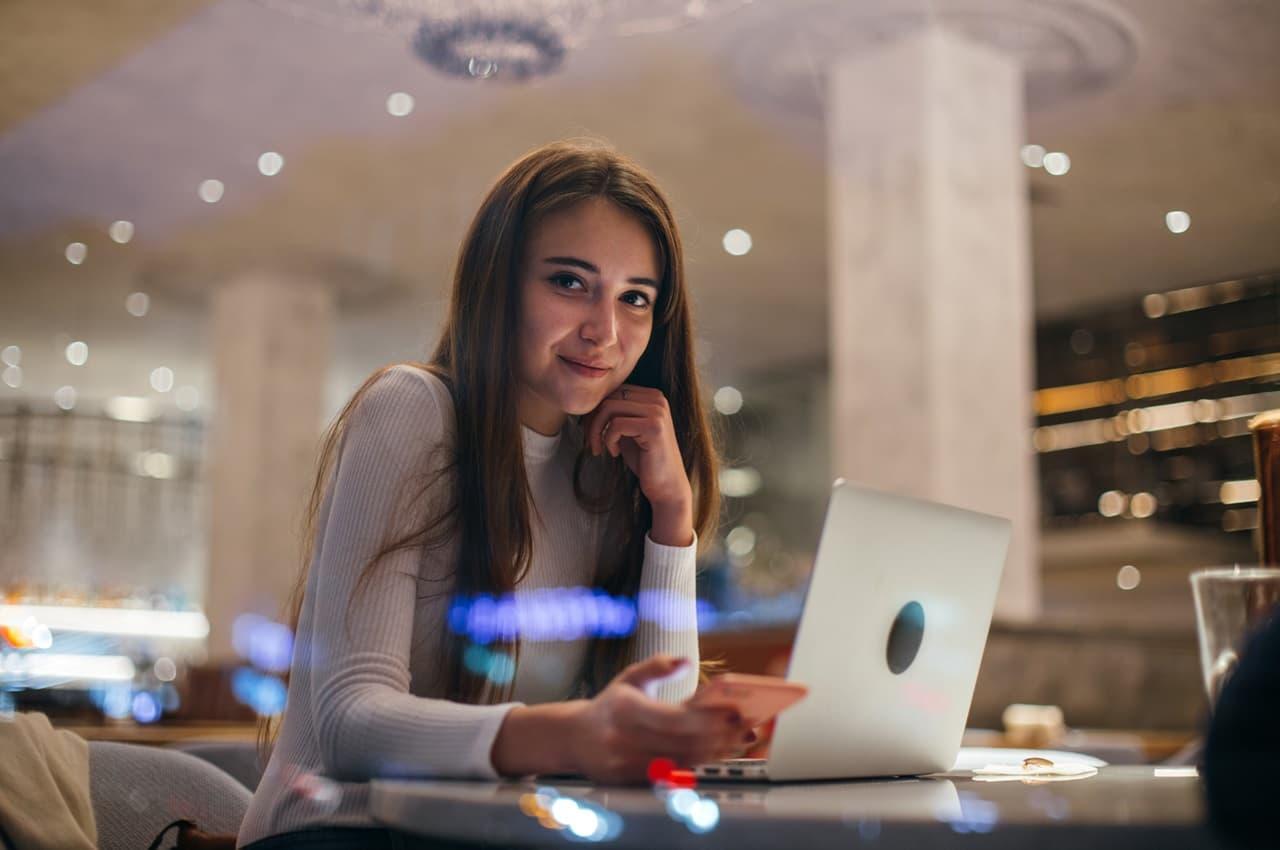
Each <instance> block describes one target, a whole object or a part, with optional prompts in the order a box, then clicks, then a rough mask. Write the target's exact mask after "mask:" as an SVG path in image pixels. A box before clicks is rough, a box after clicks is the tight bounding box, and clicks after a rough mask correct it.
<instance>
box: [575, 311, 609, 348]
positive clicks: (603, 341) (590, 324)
mask: <svg viewBox="0 0 1280 850" xmlns="http://www.w3.org/2000/svg"><path fill="white" fill-rule="evenodd" d="M581 334H582V338H583V339H585V340H587V341H588V342H591V343H593V344H595V345H598V346H600V347H601V348H605V347H608V346H610V345H613V343H614V342H616V341H617V338H618V323H617V317H616V316H615V315H614V312H613V304H611V303H609V302H607V301H606V302H603V303H600V304H596V305H593V306H592V307H591V312H590V313H589V314H588V315H587V317H586V319H585V320H584V321H583V323H582V329H581Z"/></svg>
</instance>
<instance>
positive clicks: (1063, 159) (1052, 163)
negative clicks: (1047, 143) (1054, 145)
mask: <svg viewBox="0 0 1280 850" xmlns="http://www.w3.org/2000/svg"><path fill="white" fill-rule="evenodd" d="M1044 170H1045V171H1047V172H1049V173H1050V174H1052V175H1053V176H1054V177H1061V176H1062V175H1064V174H1066V173H1067V172H1068V171H1070V170H1071V157H1069V156H1067V155H1066V154H1065V153H1062V152H1061V151H1050V152H1049V153H1047V154H1045V155H1044Z"/></svg>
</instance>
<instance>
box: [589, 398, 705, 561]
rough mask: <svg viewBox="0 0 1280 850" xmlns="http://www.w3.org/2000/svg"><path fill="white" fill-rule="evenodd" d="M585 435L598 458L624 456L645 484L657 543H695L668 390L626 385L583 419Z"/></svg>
mask: <svg viewBox="0 0 1280 850" xmlns="http://www.w3.org/2000/svg"><path fill="white" fill-rule="evenodd" d="M583 432H584V434H585V435H586V440H587V446H588V447H589V448H590V450H591V453H592V454H593V455H599V454H600V453H601V452H605V451H607V452H608V453H609V454H610V455H612V456H613V457H618V456H619V455H621V457H622V460H623V462H624V463H625V464H626V465H627V468H628V469H630V470H631V471H632V472H633V473H634V474H635V476H636V478H638V479H639V480H640V491H641V492H642V493H644V497H645V498H646V499H648V500H649V504H650V505H651V506H652V507H653V514H654V520H653V525H654V528H653V532H652V533H651V535H650V536H651V537H653V539H654V542H655V543H665V544H666V545H670V546H687V545H689V544H690V543H692V542H693V519H692V514H693V491H692V488H691V487H690V486H689V476H688V475H686V474H685V471H684V459H683V458H682V457H681V456H680V444H679V443H678V442H677V441H676V429H675V425H674V423H673V422H672V421H671V408H670V406H669V405H668V404H667V397H666V396H665V395H663V394H662V391H661V390H656V389H653V388H652V387H639V386H636V385H634V384H623V385H622V386H621V387H619V388H618V389H616V390H614V391H613V392H612V393H610V394H609V395H608V396H607V397H606V398H605V399H604V401H602V402H600V404H599V405H597V406H596V409H595V410H593V411H591V412H590V413H588V414H587V415H586V416H585V417H584V418H583ZM660 536H661V537H665V538H668V539H659V537H660Z"/></svg>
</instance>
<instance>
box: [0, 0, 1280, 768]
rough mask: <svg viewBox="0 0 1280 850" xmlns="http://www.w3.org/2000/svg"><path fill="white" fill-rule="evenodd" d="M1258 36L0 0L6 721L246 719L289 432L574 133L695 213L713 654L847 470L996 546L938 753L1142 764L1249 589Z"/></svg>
mask: <svg viewBox="0 0 1280 850" xmlns="http://www.w3.org/2000/svg"><path fill="white" fill-rule="evenodd" d="M1278 38H1280V6H1277V5H1276V4H1274V3H1269V2H1262V0H1258V2H1247V0H1237V1H1236V2H1232V3H1220V2H1209V0H1184V1H1183V2H1179V3H1176V4H1170V3H1168V2H1165V0H1090V2H1085V0H954V2H949V0H935V2H928V3H926V2H922V0H921V2H912V0H907V2H890V0H845V2H835V0H754V2H752V1H751V0H648V2H628V0H474V1H473V2H466V0H381V1H380V2H379V0H310V1H309V0H167V1H166V2H156V0H116V2H113V3H110V4H103V3H95V2H86V0H64V2H59V3H54V4H51V3H42V2H37V0H8V2H6V3H4V4H3V5H0V357H2V358H3V364H0V369H2V370H3V372H0V381H2V382H0V688H2V689H3V690H2V691H0V709H3V710H13V709H14V708H15V707H16V708H38V709H40V710H45V711H48V712H50V713H51V714H54V715H56V716H57V717H59V718H61V719H62V722H65V723H67V724H79V725H80V727H82V728H85V729H92V728H94V727H99V726H100V727H101V729H103V730H108V731H98V732H96V733H92V734H98V735H107V734H114V735H120V736H125V737H130V736H131V739H145V738H146V737H147V736H148V735H151V736H159V737H164V736H165V735H170V736H175V735H180V734H182V733H181V731H180V730H181V729H183V728H188V727H191V728H196V727H197V726H198V728H199V730H200V732H201V733H202V734H210V730H211V729H215V731H216V730H224V731H225V733H226V734H228V735H231V736H238V735H243V734H244V730H245V728H247V727H246V725H245V723H246V721H249V720H252V719H253V717H254V715H255V713H265V714H272V713H275V712H278V711H279V710H280V708H281V707H282V705H283V699H284V686H283V684H282V682H281V680H280V674H281V673H282V672H283V671H284V670H285V669H286V668H287V663H288V658H289V651H290V642H291V636H290V634H289V631H288V629H287V627H284V626H282V625H281V624H280V623H279V620H280V619H281V618H280V605H281V603H282V601H283V598H284V594H285V593H286V592H287V590H288V588H289V586H290V584H291V581H292V579H293V577H294V576H295V575H296V570H297V567H298V562H297V553H298V527H299V520H300V516H301V508H302V500H303V496H304V494H305V491H306V488H307V486H308V484H309V483H310V481H309V478H310V476H311V475H312V474H313V465H314V462H315V457H316V454H315V452H316V448H317V438H318V436H319V434H320V431H321V429H322V428H323V426H324V424H325V423H326V422H327V421H328V420H329V419H330V418H331V417H332V416H333V415H334V414H335V413H336V412H337V411H338V410H339V409H340V408H341V406H342V404H343V403H345V401H346V399H347V398H348V397H349V396H350V394H351V393H352V392H353V390H354V389H355V388H356V387H357V386H359V384H360V382H361V381H362V380H363V378H364V377H366V376H367V375H368V374H369V373H370V372H372V371H373V370H374V369H376V368H378V367H379V366H381V365H383V364H386V363H390V362H394V361H400V360H406V359H422V358H423V357H424V356H425V354H426V352H427V351H428V350H429V349H430V347H431V345H432V343H433V342H434V339H435V335H436V332H437V329H438V325H439V322H440V320H441V317H442V312H443V308H444V299H445V298H446V297H447V293H448V287H449V282H450V276H451V271H452V263H453V260H454V255H455V252H456V249H457V246H458V243H459V241H460V239H461V237H462V235H463V232H464V229H465V228H466V226H467V224H468V222H469V219H470V216H471V215H472V213H473V212H474V210H475V208H476V206H477V205H478V203H479V201H480V199H481V197H482V195H483V193H484V192H485V191H486V189H487V187H488V186H489V184H490V183H491V181H492V180H493V179H494V177H495V176H496V175H497V174H498V173H499V172H500V171H501V170H502V169H503V168H504V167H505V166H506V165H507V164H508V163H509V162H511V161H512V160H513V159H515V158H516V157H518V156H519V155H520V154H521V153H523V152H524V151H526V150H527V149H529V148H531V147H534V146H536V145H538V144H541V143H543V142H546V141H550V140H553V139H557V138H562V137H575V136H589V137H593V138H599V139H603V140H606V141H608V142H609V143H611V144H613V145H615V146H616V147H617V148H619V149H620V150H622V151H623V152H625V153H627V154H629V155H630V156H632V157H634V158H635V159H637V160H638V161H639V162H640V163H641V164H643V165H644V166H646V167H647V168H649V169H650V170H652V171H653V172H654V173H655V175H656V176H657V178H658V179H659V181H660V183H661V184H662V185H663V187H664V188H665V189H666V190H667V192H668V193H669V194H670V196H671V198H672V201H673V203H674V206H675V209H676V211H677V214H678V217H679V220H680V223H681V226H682V228H683V236H684V239H685V244H686V248H687V255H688V274H689V280H690V282H691V287H692V292H693V297H694V301H695V305H696V307H695V310H696V312H695V317H696V320H697V323H698V334H699V340H698V343H699V357H700V363H701V367H702V370H703V375H704V377H705V380H706V387H707V390H708V398H707V404H708V405H710V406H713V407H714V410H715V411H716V413H715V417H716V421H717V423H718V425H719V427H720V429H721V431H722V432H723V435H724V443H725V452H726V462H725V468H724V470H723V474H722V479H721V485H722V488H723V490H724V493H725V495H726V497H727V498H726V505H725V511H724V517H723V523H722V528H721V533H720V536H719V537H718V539H716V540H715V541H714V543H713V545H711V546H710V548H709V550H708V552H707V554H706V556H705V557H704V559H703V561H702V564H701V566H702V572H701V574H700V578H699V594H700V602H699V606H700V607H699V611H700V623H701V626H702V631H703V644H704V647H703V651H704V655H712V656H715V655H719V656H723V657H725V658H726V659H727V660H728V662H729V664H730V666H731V667H733V668H735V669H739V670H746V671H754V672H773V673H781V672H783V671H784V670H785V659H786V653H787V650H788V647H789V645H790V640H791V635H792V634H793V632H794V625H795V621H796V618H797V617H798V615H799V610H800V606H801V603H802V600H803V594H804V588H805V582H806V578H807V575H808V571H809V569H810V567H811V565H812V562H813V557H814V551H815V548H816V544H817V536H818V532H819V530H820V528H821V524H822V512H823V509H824V507H825V502H826V494H827V489H828V487H829V484H830V482H831V480H832V479H833V478H835V477H836V476H845V477H848V478H850V479H853V480H859V481H863V482H866V483H869V484H872V485H876V486H881V487H883V488H885V489H894V490H897V491H900V492H908V493H914V494H916V495H922V496H927V497H934V498H939V499H941V500H943V501H951V502H954V503H957V504H965V505H967V506H970V507H975V508H979V509H985V510H991V511H994V512H998V513H1004V514H1006V515H1009V516H1012V517H1014V519H1015V528H1016V537H1015V545H1014V549H1013V551H1012V553H1011V557H1010V564H1009V566H1008V568H1007V570H1006V580H1005V585H1004V587H1003V588H1002V593H1001V597H1000V602H999V605H998V609H997V620H996V624H995V625H994V626H993V630H992V636H991V640H990V643H989V646H988V651H987V655H986V658H985V661H984V666H983V670H982V673H981V675H980V678H979V684H978V692H977V694H976V696H975V702H974V708H973V713H972V715H971V718H970V725H971V726H974V727H975V728H987V729H991V730H996V731H998V730H1000V728H1001V724H1002V722H1003V721H1002V714H1003V712H1004V709H1005V707H1006V706H1007V705H1009V704H1010V703H1037V704H1048V705H1056V706H1059V707H1061V708H1062V710H1063V712H1064V713H1065V719H1066V723H1067V724H1068V725H1069V726H1071V727H1073V728H1079V729H1084V730H1091V734H1094V738H1093V739H1092V740H1094V742H1095V743H1097V742H1098V741H1101V742H1103V743H1104V744H1107V745H1108V746H1114V747H1118V748H1129V749H1130V750H1133V751H1137V752H1139V754H1141V755H1146V756H1156V755H1159V754H1161V753H1165V752H1169V751H1172V750H1174V749H1176V748H1177V747H1179V746H1180V745H1181V744H1182V743H1183V742H1185V741H1186V740H1187V739H1189V738H1190V737H1192V736H1193V735H1194V734H1195V730H1196V728H1197V726H1198V724H1199V723H1200V722H1201V721H1202V719H1203V712H1204V707H1203V686H1202V680H1201V678H1200V673H1199V670H1198V667H1197V657H1196V649H1195V631H1194V617H1193V612H1192V605H1191V596H1190V591H1189V586H1188V583H1187V576H1188V573H1189V572H1190V570H1191V569H1193V568H1195V567H1198V566H1206V565H1217V564H1231V563H1236V562H1242V563H1243V562H1249V561H1253V560H1256V558H1257V555H1256V553H1255V549H1254V544H1253V539H1252V538H1253V536H1254V534H1255V529H1256V526H1257V522H1258V520H1257V511H1256V502H1257V495H1258V486H1257V482H1256V480H1255V478H1254V471H1253V462H1252V455H1251V448H1250V443H1249V439H1248V436H1247V429H1246V426H1245V423H1246V422H1247V420H1248V418H1249V417H1250V416H1251V415H1253V414H1255V413H1257V412H1259V411H1261V410H1265V409H1268V408H1276V407H1280V238H1278V237H1277V234H1278V233H1280V165H1277V160H1276V151H1280V63H1278V62H1277V61H1276V55H1275V44H1276V42H1277V39H1278ZM200 724H203V725H200ZM219 724H222V725H219ZM164 729H169V730H171V731H169V732H163V731H157V730H164ZM111 730H114V731H111ZM172 730H179V731H172ZM193 734H194V733H193ZM219 734H221V732H219ZM1081 734H1084V733H1081ZM1108 736H1109V737H1108ZM1099 746H1101V744H1100V745H1099Z"/></svg>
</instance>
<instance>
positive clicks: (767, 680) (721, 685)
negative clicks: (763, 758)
mask: <svg viewBox="0 0 1280 850" xmlns="http://www.w3.org/2000/svg"><path fill="white" fill-rule="evenodd" d="M807 693H809V689H808V688H806V687H805V686H804V685H800V684H797V683H795V682H788V681H787V680H786V679H779V678H777V677H776V676H752V675H749V674H746V673H724V674H721V675H719V676H716V677H715V678H714V679H712V680H711V681H709V682H707V684H705V685H703V686H702V688H700V689H699V690H698V692H697V693H696V694H694V695H693V697H692V698H691V699H690V700H689V702H690V704H691V705H697V706H705V707H712V706H714V707H720V706H725V707H729V708H734V709H737V711H738V713H739V714H741V715H742V717H743V719H744V720H746V721H747V723H748V724H749V725H751V726H759V725H760V724H762V723H764V722H766V721H767V720H770V719H772V718H773V716H774V715H776V714H777V713H778V712H780V711H782V710H783V709H785V708H788V707H789V706H792V705H794V704H795V703H797V702H799V701H800V700H802V699H804V696H805V695H806V694H807Z"/></svg>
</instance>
